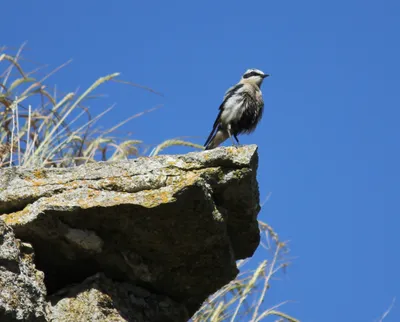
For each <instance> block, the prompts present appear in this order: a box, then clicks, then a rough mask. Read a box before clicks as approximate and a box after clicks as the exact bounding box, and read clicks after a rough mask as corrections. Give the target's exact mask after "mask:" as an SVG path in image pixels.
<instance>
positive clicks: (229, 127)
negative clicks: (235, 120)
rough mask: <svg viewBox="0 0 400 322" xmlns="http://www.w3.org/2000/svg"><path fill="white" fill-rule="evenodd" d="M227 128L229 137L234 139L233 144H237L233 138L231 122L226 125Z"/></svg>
mask: <svg viewBox="0 0 400 322" xmlns="http://www.w3.org/2000/svg"><path fill="white" fill-rule="evenodd" d="M226 130H227V132H228V135H229V138H230V139H231V141H232V145H236V144H235V141H233V138H232V134H231V125H230V124H228V126H227V127H226ZM235 139H236V135H235ZM236 140H237V139H236Z"/></svg>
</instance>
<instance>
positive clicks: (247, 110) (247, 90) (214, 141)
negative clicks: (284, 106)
mask: <svg viewBox="0 0 400 322" xmlns="http://www.w3.org/2000/svg"><path fill="white" fill-rule="evenodd" d="M268 76H270V75H269V74H265V73H264V72H262V71H261V70H259V69H248V70H246V72H245V73H244V74H243V76H242V78H241V80H240V81H239V83H237V84H236V85H234V86H232V87H231V88H229V89H228V90H227V91H226V93H225V95H224V98H223V102H222V104H221V105H220V107H219V113H218V116H217V118H216V120H215V122H214V125H213V129H212V131H211V133H210V135H209V136H208V138H207V141H206V142H205V143H204V147H205V150H211V149H214V148H216V147H217V146H219V145H220V144H221V143H223V142H224V141H225V140H226V139H228V138H230V139H231V141H232V144H233V145H236V144H235V141H233V138H235V140H236V142H237V145H239V144H240V143H239V140H238V138H237V136H238V135H239V134H241V133H246V134H249V133H251V132H253V131H254V130H255V128H256V126H257V124H258V122H259V121H260V119H261V117H262V114H263V110H264V100H263V97H262V93H261V89H260V87H261V84H262V82H263V80H264V79H265V78H266V77H268ZM232 137H233V138H232Z"/></svg>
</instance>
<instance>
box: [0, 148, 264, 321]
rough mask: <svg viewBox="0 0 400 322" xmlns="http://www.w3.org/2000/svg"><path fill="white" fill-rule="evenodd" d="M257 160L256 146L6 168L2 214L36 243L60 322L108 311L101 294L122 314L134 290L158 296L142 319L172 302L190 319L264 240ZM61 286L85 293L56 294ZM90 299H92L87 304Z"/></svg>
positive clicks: (0, 190)
mask: <svg viewBox="0 0 400 322" xmlns="http://www.w3.org/2000/svg"><path fill="white" fill-rule="evenodd" d="M257 162H258V158H257V148H256V146H243V147H239V148H237V147H228V148H217V149H214V150H210V151H204V152H199V153H188V154H185V155H175V156H172V155H169V156H158V157H154V158H138V159H135V160H130V161H121V162H113V163H106V162H104V163H96V164H88V165H85V166H79V167H76V168H69V169H25V168H12V169H4V170H0V215H1V214H2V215H1V216H0V218H2V220H4V221H5V223H6V224H7V225H9V226H10V227H11V228H12V229H13V231H14V233H15V235H16V236H17V237H18V238H20V239H21V240H23V241H24V242H28V243H30V244H31V245H32V246H33V248H34V250H35V254H36V257H35V263H36V266H37V268H38V269H39V270H41V271H43V272H44V275H45V279H44V281H45V285H46V288H47V292H48V293H49V294H50V295H51V296H50V297H48V298H47V300H48V301H49V299H51V302H49V303H51V304H48V307H47V314H48V318H50V317H51V316H53V318H52V319H53V321H67V320H65V319H64V320H63V319H62V318H61V316H62V315H63V314H67V313H66V312H67V311H69V309H68V308H71V310H72V308H74V310H76V308H78V307H82V306H83V307H82V310H78V311H81V314H86V313H87V314H89V312H95V311H96V310H97V311H96V312H103V311H101V308H100V307H99V305H100V304H99V303H103V302H102V301H101V299H100V298H101V297H102V296H104V298H106V297H107V296H108V297H111V298H112V299H113V301H112V302H107V303H109V306H110V312H114V311H113V310H116V311H118V312H119V310H118V306H120V305H121V304H118V303H122V302H118V301H119V300H117V299H118V298H119V296H120V295H118V294H122V293H123V292H125V291H126V290H127V289H129V287H131V286H132V287H136V288H137V289H139V288H140V289H145V290H147V291H148V292H149V293H150V294H151V296H150V297H148V299H149V301H150V299H151V301H150V302H151V303H153V304H151V305H150V304H149V303H150V302H146V305H144V306H142V307H141V309H140V310H144V311H146V310H147V311H148V312H147V315H146V316H147V317H146V316H143V319H142V320H143V321H155V318H154V317H155V316H157V314H155V313H154V310H158V311H159V312H161V311H162V309H161V308H162V304H161V303H164V302H165V303H169V304H168V305H172V307H174V308H175V309H176V312H179V314H178V313H177V314H178V315H177V316H184V315H185V314H188V316H191V315H192V314H193V313H194V312H195V311H196V310H197V309H198V308H199V306H200V305H201V303H202V302H203V301H204V300H205V299H206V298H207V297H208V296H209V295H210V294H212V293H214V292H215V291H217V290H218V289H219V288H220V287H222V286H223V285H225V284H226V283H228V282H229V281H231V280H232V279H234V278H235V277H236V275H237V273H238V269H237V267H236V263H235V262H236V260H238V259H243V258H246V257H249V256H252V254H253V253H254V251H255V249H256V248H257V246H258V244H259V239H260V235H259V229H258V223H257V214H258V212H259V210H260V206H259V195H258V185H257V180H256V170H257ZM10 256H11V255H10ZM1 265H3V264H2V263H1V262H0V266H1ZM100 273H101V275H99V274H100ZM94 281H95V282H94ZM93 283H95V284H96V285H100V286H101V287H100V286H99V288H95V289H94V288H93V285H94V284H93ZM121 283H122V284H121ZM71 285H73V286H71ZM62 289H64V290H65V289H66V290H67V291H66V293H68V294H72V293H74V292H75V293H74V294H75V295H76V296H75V297H72V298H71V297H69V298H68V299H65V298H62V297H56V296H54V294H57V292H60V290H62ZM121 289H122V290H124V291H121ZM121 292H122V293H121ZM111 293H112V294H113V295H110V294H111ZM90 294H91V295H90ZM88 296H89V297H90V296H93V297H91V299H92V300H93V301H92V300H90V301H89V302H88V301H87V300H83V299H85V298H88ZM161 298H162V299H163V300H162V301H161V300H160V299H161ZM56 299H58V302H55V301H56ZM158 300H160V301H161V302H160V303H158V304H157V305H155V304H154V303H156V302H157V301H158ZM121 301H122V300H121ZM140 301H146V299H143V298H142V299H141V300H140ZM84 303H87V307H85V304H84ZM125 304H126V303H125ZM125 304H124V305H125ZM107 305H108V304H107ZM175 309H174V310H175ZM55 310H56V311H57V314H56V313H55V312H56V311H55ZM160 310H161V311H160ZM158 311H157V312H158ZM63 312H64V313H63ZM84 312H86V313H84ZM174 312H175V311H174ZM182 312H185V314H183V313H182ZM103 313H104V312H103ZM103 313H96V314H98V316H99V319H94V320H93V321H102V320H101V319H103V318H104V317H102V318H101V319H100V316H102V315H101V314H103ZM0 314H1V313H0ZM77 314H78V313H77ZM130 314H134V312H133V311H130V313H126V316H129V318H126V317H124V316H122V315H121V321H124V319H125V320H126V321H131V320H132V319H131V318H130V316H131V315H130ZM182 314H183V315H182ZM54 316H57V317H56V318H54ZM82 316H83V315H82ZM96 316H97V315H96ZM0 317H1V316H0ZM146 319H147V320H146ZM165 319H166V318H165ZM0 320H1V318H0ZM142 320H141V319H138V321H142ZM115 321H120V320H118V319H115ZM132 321H133V320H132ZM157 321H158V320H157ZM160 321H161V320H160ZM165 321H167V320H165ZM176 321H180V320H179V319H177V320H176ZM182 321H184V319H182Z"/></svg>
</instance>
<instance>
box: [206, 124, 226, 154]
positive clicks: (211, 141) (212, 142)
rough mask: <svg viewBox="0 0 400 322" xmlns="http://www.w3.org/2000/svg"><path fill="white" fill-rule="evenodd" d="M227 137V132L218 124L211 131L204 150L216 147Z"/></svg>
mask: <svg viewBox="0 0 400 322" xmlns="http://www.w3.org/2000/svg"><path fill="white" fill-rule="evenodd" d="M228 137H229V135H228V132H226V131H224V130H223V129H222V128H221V127H220V126H218V128H217V129H216V130H213V131H211V133H210V135H209V136H208V139H207V141H206V143H204V147H205V149H206V150H211V149H214V148H216V147H217V146H218V145H220V144H221V143H222V142H224V141H225V140H226V139H227V138H228Z"/></svg>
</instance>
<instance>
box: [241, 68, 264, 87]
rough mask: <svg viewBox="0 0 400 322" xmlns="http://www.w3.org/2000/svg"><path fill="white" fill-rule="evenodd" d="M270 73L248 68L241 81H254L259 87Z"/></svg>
mask: <svg viewBox="0 0 400 322" xmlns="http://www.w3.org/2000/svg"><path fill="white" fill-rule="evenodd" d="M268 76H269V75H268V74H264V72H262V71H261V70H259V69H248V70H246V72H245V73H244V74H243V76H242V79H241V80H240V82H241V83H253V84H256V85H257V86H258V87H260V86H261V84H262V82H263V80H264V78H266V77H268Z"/></svg>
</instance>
